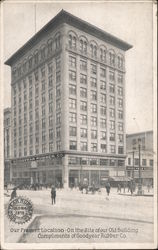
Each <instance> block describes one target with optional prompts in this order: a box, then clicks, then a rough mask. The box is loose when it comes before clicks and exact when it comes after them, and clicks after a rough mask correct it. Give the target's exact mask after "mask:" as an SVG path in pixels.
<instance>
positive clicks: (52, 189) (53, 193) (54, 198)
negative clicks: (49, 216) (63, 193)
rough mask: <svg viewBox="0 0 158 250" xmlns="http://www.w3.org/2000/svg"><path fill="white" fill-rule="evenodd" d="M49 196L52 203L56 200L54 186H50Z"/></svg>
mask: <svg viewBox="0 0 158 250" xmlns="http://www.w3.org/2000/svg"><path fill="white" fill-rule="evenodd" d="M51 198H52V205H53V204H55V202H56V189H55V186H52V188H51Z"/></svg>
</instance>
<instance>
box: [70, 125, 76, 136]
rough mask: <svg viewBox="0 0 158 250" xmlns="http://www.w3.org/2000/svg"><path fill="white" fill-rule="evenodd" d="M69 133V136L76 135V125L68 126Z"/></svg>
mask: <svg viewBox="0 0 158 250" xmlns="http://www.w3.org/2000/svg"><path fill="white" fill-rule="evenodd" d="M69 135H70V136H76V135H77V128H76V127H72V126H70V127H69Z"/></svg>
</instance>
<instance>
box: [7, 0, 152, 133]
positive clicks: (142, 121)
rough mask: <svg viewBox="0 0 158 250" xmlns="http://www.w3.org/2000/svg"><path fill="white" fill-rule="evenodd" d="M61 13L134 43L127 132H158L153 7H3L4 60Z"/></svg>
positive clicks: (129, 54) (107, 4)
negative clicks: (156, 127) (156, 128)
mask: <svg viewBox="0 0 158 250" xmlns="http://www.w3.org/2000/svg"><path fill="white" fill-rule="evenodd" d="M61 9H64V10H66V11H68V12H70V13H71V14H73V15H75V16H77V17H79V18H81V19H83V20H85V21H88V22H89V23H91V24H93V25H95V26H97V27H99V28H101V29H103V30H104V31H106V32H108V33H111V34H112V35H114V36H117V37H118V38H120V39H122V40H124V41H126V42H128V43H130V44H131V45H133V48H132V49H130V50H128V51H127V52H126V132H127V133H135V132H140V131H146V130H151V129H153V83H152V82H153V79H152V78H153V73H152V62H153V58H152V50H153V48H152V44H153V40H152V36H153V30H152V28H153V27H152V16H153V13H152V1H151V2H135V3H134V2H110V1H106V2H80V3H77V2H71V3H70V2H68V3H63V2H62V3H59V2H58V3H57V2H56V3H46V2H45V3H44V2H37V1H36V15H35V1H34V3H33V2H31V1H29V2H27V3H24V1H21V2H14V3H13V2H12V3H11V2H10V3H9V1H8V2H7V1H6V2H4V4H3V45H4V47H3V59H4V60H3V61H4V62H5V61H6V60H7V59H8V58H9V57H10V56H11V55H12V54H13V53H15V52H16V50H18V49H19V48H20V47H21V46H22V45H23V44H24V43H26V41H27V40H29V39H30V38H31V37H32V36H33V35H34V34H35V32H37V31H38V30H40V29H41V28H42V27H43V26H44V25H45V24H46V23H47V22H48V21H50V20H51V19H52V18H53V17H54V16H55V15H56V14H57V13H58V12H59V11H60V10H61ZM3 79H4V96H3V97H4V108H6V107H8V106H10V105H11V104H10V103H11V98H10V95H11V91H10V90H11V88H10V83H11V74H10V67H9V66H4V75H3Z"/></svg>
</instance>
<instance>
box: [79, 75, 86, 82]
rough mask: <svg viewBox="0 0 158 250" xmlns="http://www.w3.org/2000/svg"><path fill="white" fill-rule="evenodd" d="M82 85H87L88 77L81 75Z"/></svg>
mask: <svg viewBox="0 0 158 250" xmlns="http://www.w3.org/2000/svg"><path fill="white" fill-rule="evenodd" d="M80 83H82V84H87V76H86V75H83V74H80Z"/></svg>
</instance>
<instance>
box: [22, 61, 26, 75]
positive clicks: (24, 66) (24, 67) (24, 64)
mask: <svg viewBox="0 0 158 250" xmlns="http://www.w3.org/2000/svg"><path fill="white" fill-rule="evenodd" d="M22 67H23V72H24V73H25V72H26V70H27V63H26V59H25V61H24V62H23V66H22Z"/></svg>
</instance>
